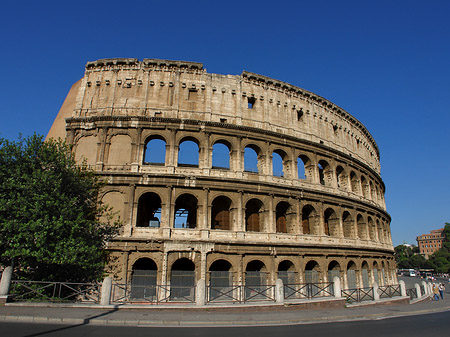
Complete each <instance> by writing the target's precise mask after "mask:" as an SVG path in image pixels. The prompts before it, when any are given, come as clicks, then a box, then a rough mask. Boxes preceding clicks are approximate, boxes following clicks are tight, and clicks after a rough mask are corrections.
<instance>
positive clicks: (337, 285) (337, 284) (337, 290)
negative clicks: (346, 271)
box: [333, 276, 342, 298]
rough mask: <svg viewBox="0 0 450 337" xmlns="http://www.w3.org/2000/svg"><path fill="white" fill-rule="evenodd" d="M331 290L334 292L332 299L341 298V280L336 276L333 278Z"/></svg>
mask: <svg viewBox="0 0 450 337" xmlns="http://www.w3.org/2000/svg"><path fill="white" fill-rule="evenodd" d="M333 290H334V297H336V298H341V297H342V289H341V279H340V278H339V277H337V276H335V277H333Z"/></svg>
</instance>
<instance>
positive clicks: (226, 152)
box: [212, 141, 231, 170]
mask: <svg viewBox="0 0 450 337" xmlns="http://www.w3.org/2000/svg"><path fill="white" fill-rule="evenodd" d="M230 149H231V147H230V145H229V143H228V142H225V141H218V142H216V143H215V144H214V145H213V150H212V168H213V169H222V170H229V169H230Z"/></svg>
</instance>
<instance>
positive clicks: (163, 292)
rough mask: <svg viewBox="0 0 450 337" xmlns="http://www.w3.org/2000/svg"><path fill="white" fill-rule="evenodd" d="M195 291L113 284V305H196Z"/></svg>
mask: <svg viewBox="0 0 450 337" xmlns="http://www.w3.org/2000/svg"><path fill="white" fill-rule="evenodd" d="M195 291H196V289H195V286H168V285H167V286H164V285H149V286H141V285H139V286H136V285H130V284H121V283H113V284H112V288H111V303H167V302H185V303H194V302H195Z"/></svg>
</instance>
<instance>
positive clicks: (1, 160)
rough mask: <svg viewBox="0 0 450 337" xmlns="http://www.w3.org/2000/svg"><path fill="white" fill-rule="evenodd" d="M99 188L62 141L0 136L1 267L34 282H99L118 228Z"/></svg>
mask: <svg viewBox="0 0 450 337" xmlns="http://www.w3.org/2000/svg"><path fill="white" fill-rule="evenodd" d="M101 186H102V184H101V182H100V181H99V180H98V178H97V177H96V176H95V175H94V173H93V172H92V171H91V170H88V169H87V168H86V166H83V165H81V166H80V165H76V162H75V159H74V156H73V154H72V152H71V151H70V148H69V147H68V146H67V145H66V144H65V143H64V142H62V141H60V140H59V141H54V140H51V141H46V142H44V141H43V137H42V136H38V135H34V136H31V137H28V138H25V139H23V138H19V140H18V141H9V140H6V139H1V138H0V263H1V264H2V265H9V264H11V263H12V262H13V263H14V266H15V272H16V273H17V274H18V275H19V277H23V278H27V279H32V280H53V281H91V280H95V279H99V278H101V276H102V273H103V269H104V264H105V261H106V258H107V256H106V253H105V249H104V248H105V244H106V241H107V240H108V239H110V238H111V237H112V236H113V235H115V233H116V232H117V229H118V224H117V223H112V221H111V219H112V216H111V215H112V214H111V211H110V210H108V209H106V207H104V206H103V205H101V204H100V202H99V200H98V196H99V191H100V188H101Z"/></svg>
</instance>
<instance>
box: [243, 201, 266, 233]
mask: <svg viewBox="0 0 450 337" xmlns="http://www.w3.org/2000/svg"><path fill="white" fill-rule="evenodd" d="M262 212H263V203H262V202H261V201H260V200H258V199H251V200H249V201H248V202H247V204H246V205H245V230H246V231H247V232H262V231H263V228H262V227H263V226H262V224H263V216H262Z"/></svg>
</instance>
